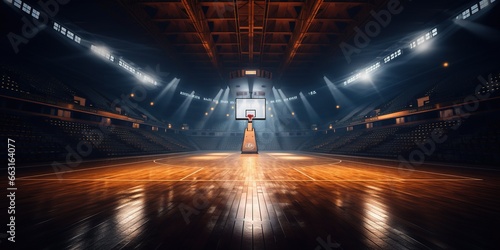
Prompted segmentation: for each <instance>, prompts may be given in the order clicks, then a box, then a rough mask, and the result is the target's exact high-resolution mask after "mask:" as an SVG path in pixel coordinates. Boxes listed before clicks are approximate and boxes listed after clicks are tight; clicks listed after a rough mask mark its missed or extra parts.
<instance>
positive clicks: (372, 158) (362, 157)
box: [297, 151, 500, 172]
mask: <svg viewBox="0 0 500 250" xmlns="http://www.w3.org/2000/svg"><path fill="white" fill-rule="evenodd" d="M297 153H310V154H311V155H319V156H322V155H324V156H325V157H326V156H340V157H346V158H354V159H365V160H378V161H390V162H400V161H399V160H396V159H386V158H376V157H369V156H358V155H341V154H328V153H319V152H308V151H297ZM425 164H427V165H434V166H442V167H450V168H465V169H471V170H476V169H480V170H489V171H494V172H500V170H499V169H495V168H493V166H491V165H488V166H490V167H492V168H485V167H483V166H480V165H473V164H471V166H477V167H468V166H462V165H453V164H446V163H440V162H426V163H425Z"/></svg>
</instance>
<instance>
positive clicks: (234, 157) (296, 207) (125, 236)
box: [0, 152, 500, 249]
mask: <svg viewBox="0 0 500 250" xmlns="http://www.w3.org/2000/svg"><path fill="white" fill-rule="evenodd" d="M398 164H399V163H398V162H394V161H385V160H374V159H367V158H352V157H344V156H326V155H316V154H304V153H297V152H291V153H283V152H275V153H273V152H261V153H260V154H258V155H242V154H240V153H239V152H199V153H188V154H176V155H160V156H155V157H137V158H126V159H120V160H107V161H93V162H86V163H82V164H79V165H76V164H75V165H74V166H72V167H65V168H61V167H56V168H52V167H50V168H49V167H30V168H19V169H18V170H17V172H16V175H17V177H18V179H17V182H16V185H17V187H18V190H17V192H16V194H17V197H16V243H15V246H16V249H21V248H24V247H26V248H30V249H122V248H123V249H132V248H138V249H498V247H499V246H500V207H499V205H500V199H499V198H500V174H499V172H498V171H494V170H486V169H470V168H463V167H453V166H437V165H424V166H421V167H419V168H417V169H413V170H412V169H405V168H400V167H398V166H399V165H398ZM3 178H6V177H4V176H2V179H3ZM3 197H5V195H3ZM3 201H5V199H3ZM3 205H6V202H4V203H3ZM1 211H3V212H2V213H6V211H7V209H2V210H1ZM2 224H4V223H2ZM2 231H4V230H2ZM4 240H5V239H2V241H3V242H2V243H0V248H2V249H3V247H4V246H13V244H7V243H9V242H5V241H4ZM33 244H35V245H33ZM33 246H36V247H35V248H33Z"/></svg>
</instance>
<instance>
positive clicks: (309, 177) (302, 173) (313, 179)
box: [293, 168, 315, 181]
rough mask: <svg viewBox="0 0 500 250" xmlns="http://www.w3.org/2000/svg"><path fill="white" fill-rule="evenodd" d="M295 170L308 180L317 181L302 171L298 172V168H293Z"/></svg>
mask: <svg viewBox="0 0 500 250" xmlns="http://www.w3.org/2000/svg"><path fill="white" fill-rule="evenodd" d="M293 170H295V171H297V172H299V173H301V174H303V175H305V176H306V177H307V178H309V179H311V180H313V181H315V179H314V178H312V177H311V176H309V175H307V174H304V173H303V172H302V171H300V170H298V169H296V168H293Z"/></svg>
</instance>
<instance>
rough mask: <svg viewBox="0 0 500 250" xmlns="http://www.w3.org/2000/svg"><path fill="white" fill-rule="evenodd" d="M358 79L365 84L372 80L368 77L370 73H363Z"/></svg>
mask: <svg viewBox="0 0 500 250" xmlns="http://www.w3.org/2000/svg"><path fill="white" fill-rule="evenodd" d="M360 79H361V80H363V81H365V82H367V81H370V80H371V79H372V78H371V76H370V73H368V72H365V73H363V74H361V77H360Z"/></svg>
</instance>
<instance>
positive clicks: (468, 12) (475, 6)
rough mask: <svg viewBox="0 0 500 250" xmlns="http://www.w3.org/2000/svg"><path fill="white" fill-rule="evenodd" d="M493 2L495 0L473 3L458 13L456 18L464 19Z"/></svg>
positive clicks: (482, 0)
mask: <svg viewBox="0 0 500 250" xmlns="http://www.w3.org/2000/svg"><path fill="white" fill-rule="evenodd" d="M494 2H496V0H481V1H479V2H477V3H475V4H473V5H472V6H470V7H469V8H467V9H465V10H464V11H462V12H461V13H460V14H458V15H457V17H456V19H457V20H465V19H467V18H469V17H471V16H472V15H474V14H476V13H478V12H480V11H481V10H483V9H485V8H486V7H488V6H489V5H490V4H492V3H494Z"/></svg>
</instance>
